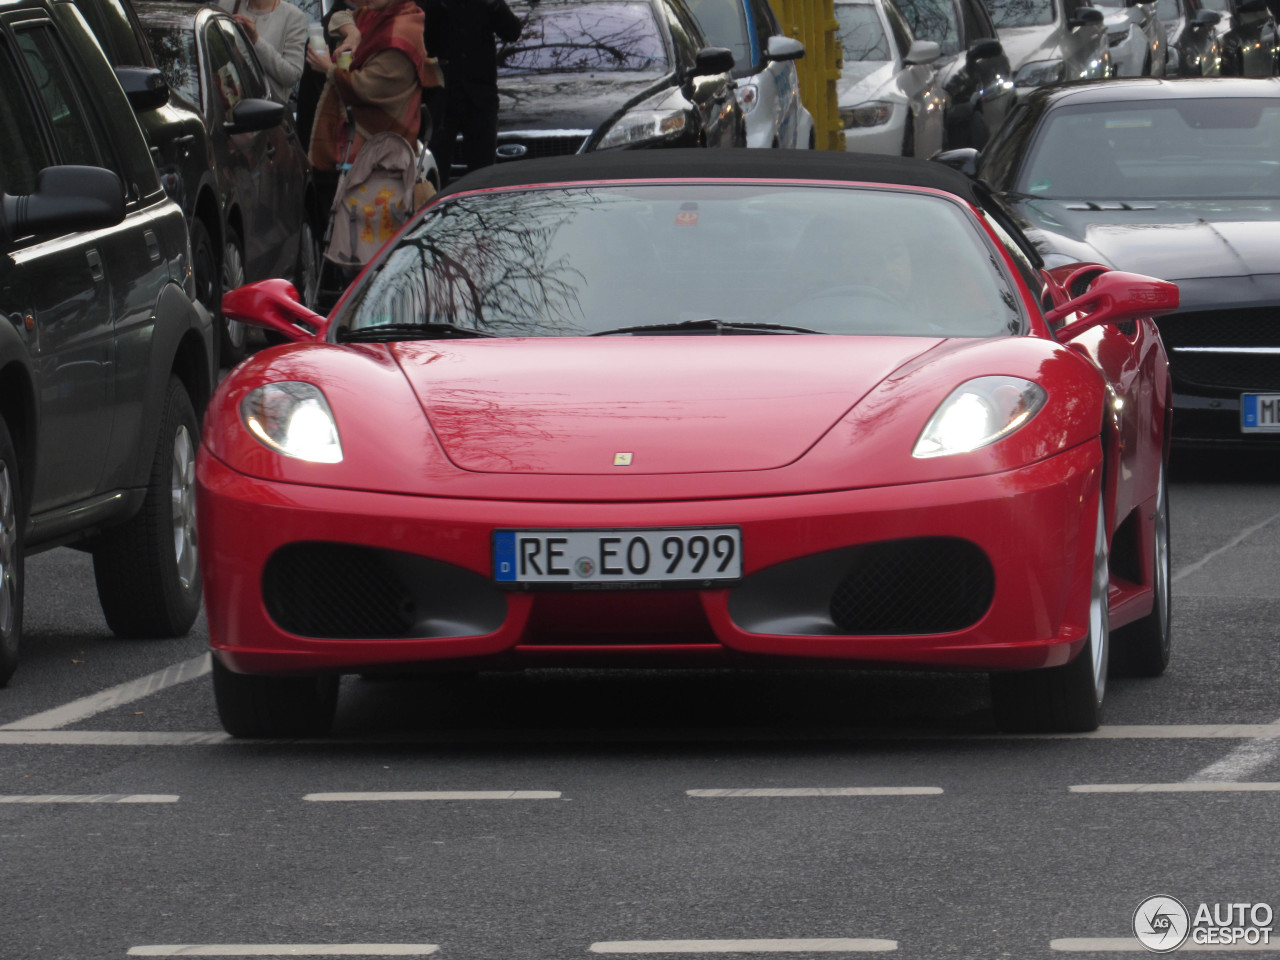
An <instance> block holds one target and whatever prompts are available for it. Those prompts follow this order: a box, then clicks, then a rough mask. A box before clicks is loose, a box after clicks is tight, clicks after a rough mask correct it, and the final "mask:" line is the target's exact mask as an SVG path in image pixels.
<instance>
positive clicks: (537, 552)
mask: <svg viewBox="0 0 1280 960" xmlns="http://www.w3.org/2000/svg"><path fill="white" fill-rule="evenodd" d="M493 576H494V579H495V580H497V581H498V582H499V583H513V584H514V583H520V584H533V585H538V586H555V585H560V586H568V587H577V588H583V587H590V586H598V587H604V586H627V585H639V584H662V583H669V584H677V583H686V584H688V583H699V584H701V583H710V582H713V581H725V580H738V579H740V578H741V577H742V531H741V530H739V529H738V528H737V527H677V528H671V529H656V530H652V529H651V530H495V531H494V533H493Z"/></svg>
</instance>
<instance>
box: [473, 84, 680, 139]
mask: <svg viewBox="0 0 1280 960" xmlns="http://www.w3.org/2000/svg"><path fill="white" fill-rule="evenodd" d="M668 83H669V78H668V77H667V76H665V75H660V74H653V73H548V74H527V75H520V76H509V77H500V78H499V79H498V102H499V104H500V107H499V112H498V116H499V117H500V118H501V122H502V126H501V129H502V130H595V129H596V128H597V127H599V126H600V125H601V124H602V123H604V122H605V121H606V120H608V119H609V118H611V117H613V116H614V115H616V114H618V113H621V112H622V111H623V110H625V109H627V108H628V107H630V106H632V105H633V104H635V103H637V102H639V101H640V100H643V99H645V98H646V97H648V96H651V95H652V94H653V93H656V92H657V91H658V90H661V89H662V88H663V87H665V86H667V85H668Z"/></svg>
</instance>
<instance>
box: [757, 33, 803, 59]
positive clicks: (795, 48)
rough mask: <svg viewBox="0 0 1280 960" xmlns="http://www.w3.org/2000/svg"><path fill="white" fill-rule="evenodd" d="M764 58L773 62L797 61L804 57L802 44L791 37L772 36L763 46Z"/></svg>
mask: <svg viewBox="0 0 1280 960" xmlns="http://www.w3.org/2000/svg"><path fill="white" fill-rule="evenodd" d="M765 56H766V57H767V58H768V59H770V60H773V61H776V62H779V63H780V62H782V61H784V60H799V59H800V58H801V57H803V56H804V44H803V43H801V42H800V41H799V40H796V39H794V38H792V37H779V36H772V37H770V38H769V42H768V43H767V44H766V45H765Z"/></svg>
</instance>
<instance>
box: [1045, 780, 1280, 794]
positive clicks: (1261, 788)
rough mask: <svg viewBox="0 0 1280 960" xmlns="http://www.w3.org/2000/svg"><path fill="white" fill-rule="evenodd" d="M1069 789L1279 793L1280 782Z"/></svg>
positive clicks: (1103, 785) (1081, 790)
mask: <svg viewBox="0 0 1280 960" xmlns="http://www.w3.org/2000/svg"><path fill="white" fill-rule="evenodd" d="M1067 789H1068V790H1069V791H1070V792H1071V793H1277V792H1280V783H1256V782H1244V783H1226V782H1223V781H1221V780H1215V781H1206V782H1202V783H1196V782H1194V781H1183V782H1182V783H1082V784H1078V785H1076V786H1073V787H1068V788H1067Z"/></svg>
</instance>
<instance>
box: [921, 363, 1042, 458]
mask: <svg viewBox="0 0 1280 960" xmlns="http://www.w3.org/2000/svg"><path fill="white" fill-rule="evenodd" d="M1048 398H1049V395H1048V394H1047V393H1045V390H1044V387H1042V386H1040V384H1038V383H1034V382H1032V381H1031V380H1023V379H1022V378H1021V377H1008V376H997V377H978V378H976V379H974V380H970V381H968V382H967V383H962V384H961V385H960V386H958V387H956V389H954V390H952V391H951V394H950V395H949V396H948V397H947V399H945V400H943V401H942V403H941V404H940V405H939V406H938V409H937V410H935V411H934V412H933V416H931V417H930V418H929V422H928V423H926V424H925V426H924V429H923V430H922V431H920V437H919V439H918V440H916V445H915V449H913V450H912V451H911V455H912V456H913V457H916V458H917V459H921V460H923V459H926V458H928V457H945V456H949V455H951V454H953V453H968V452H969V451H971V450H977V449H978V448H979V447H985V446H987V444H990V443H995V442H996V441H997V440H999V439H1000V438H1001V437H1007V436H1008V435H1009V434H1011V433H1013V432H1014V431H1015V430H1017V429H1018V428H1019V427H1021V426H1023V425H1024V424H1026V423H1028V422H1029V421H1030V420H1031V418H1032V417H1034V416H1035V415H1036V414H1037V413H1039V412H1040V410H1041V408H1042V407H1043V406H1044V404H1045V401H1046V400H1048Z"/></svg>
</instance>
